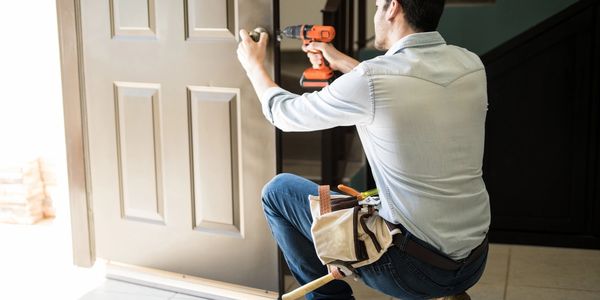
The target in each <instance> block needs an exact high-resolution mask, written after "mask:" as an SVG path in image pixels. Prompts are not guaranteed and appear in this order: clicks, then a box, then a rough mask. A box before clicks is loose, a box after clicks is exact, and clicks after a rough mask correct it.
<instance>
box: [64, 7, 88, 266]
mask: <svg viewBox="0 0 600 300" xmlns="http://www.w3.org/2000/svg"><path fill="white" fill-rule="evenodd" d="M56 12H57V20H58V35H59V46H60V65H61V79H62V80H61V81H62V93H63V110H64V118H65V121H64V122H65V123H64V125H65V142H66V152H67V173H68V183H69V207H70V215H71V233H72V238H71V239H72V244H73V245H72V248H73V263H74V264H75V265H77V266H80V267H91V266H93V265H94V262H95V261H96V254H95V246H94V231H93V228H94V218H93V215H92V202H91V200H92V198H91V193H90V192H91V190H90V188H91V185H90V169H89V152H88V149H89V147H88V137H87V131H86V130H85V128H87V119H86V116H87V113H86V101H85V90H84V88H83V87H84V83H85V79H84V72H83V70H84V69H83V44H82V39H81V20H80V16H81V13H80V12H81V9H80V4H79V0H56Z"/></svg>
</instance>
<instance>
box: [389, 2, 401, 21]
mask: <svg viewBox="0 0 600 300" xmlns="http://www.w3.org/2000/svg"><path fill="white" fill-rule="evenodd" d="M402 13H404V9H403V8H402V5H400V3H398V0H392V1H390V5H389V7H388V9H387V11H386V12H385V17H386V19H387V20H388V21H392V20H394V19H395V18H396V17H397V16H399V15H400V14H402Z"/></svg>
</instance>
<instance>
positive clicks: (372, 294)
mask: <svg viewBox="0 0 600 300" xmlns="http://www.w3.org/2000/svg"><path fill="white" fill-rule="evenodd" d="M344 281H346V282H347V283H348V284H350V286H351V287H352V292H353V293H354V298H356V300H390V299H391V298H392V297H391V296H388V295H386V294H384V293H381V292H379V291H377V290H374V289H372V288H370V287H368V286H367V285H366V284H364V283H363V282H362V281H361V280H360V279H359V280H358V281H355V280H354V278H353V277H350V278H344Z"/></svg>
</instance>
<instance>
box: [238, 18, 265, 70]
mask: <svg viewBox="0 0 600 300" xmlns="http://www.w3.org/2000/svg"><path fill="white" fill-rule="evenodd" d="M240 36H241V37H242V41H241V42H240V43H239V44H238V48H237V56H238V60H239V61H240V63H241V64H242V67H244V70H246V74H248V76H251V74H252V73H254V72H255V71H256V70H257V69H259V68H264V62H265V56H266V52H267V42H268V40H269V36H268V35H267V34H266V33H265V32H262V33H261V34H260V40H259V41H258V43H255V42H254V41H253V40H252V38H250V35H249V34H248V32H247V31H246V30H244V29H242V30H240Z"/></svg>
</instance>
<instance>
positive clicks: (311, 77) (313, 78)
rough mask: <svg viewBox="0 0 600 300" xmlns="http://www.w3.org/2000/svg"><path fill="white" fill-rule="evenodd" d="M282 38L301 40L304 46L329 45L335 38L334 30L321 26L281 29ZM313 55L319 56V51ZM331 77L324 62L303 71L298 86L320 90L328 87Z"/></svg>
mask: <svg viewBox="0 0 600 300" xmlns="http://www.w3.org/2000/svg"><path fill="white" fill-rule="evenodd" d="M281 34H282V35H283V36H284V37H287V38H292V39H299V40H302V43H303V44H304V45H308V44H310V43H312V42H322V43H329V42H331V41H333V38H334V37H335V28H333V27H332V26H323V25H306V24H303V25H295V26H288V27H286V28H284V29H283V31H282V32H281ZM314 53H319V54H321V51H315V52H314ZM332 77H333V70H332V69H331V68H330V67H329V66H328V65H327V64H326V62H325V60H324V59H323V62H322V63H321V64H319V65H318V66H315V65H313V67H312V68H308V69H306V70H304V72H303V73H302V78H300V85H301V86H302V87H304V88H321V87H325V86H328V85H329V83H330V82H331V78H332Z"/></svg>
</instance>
